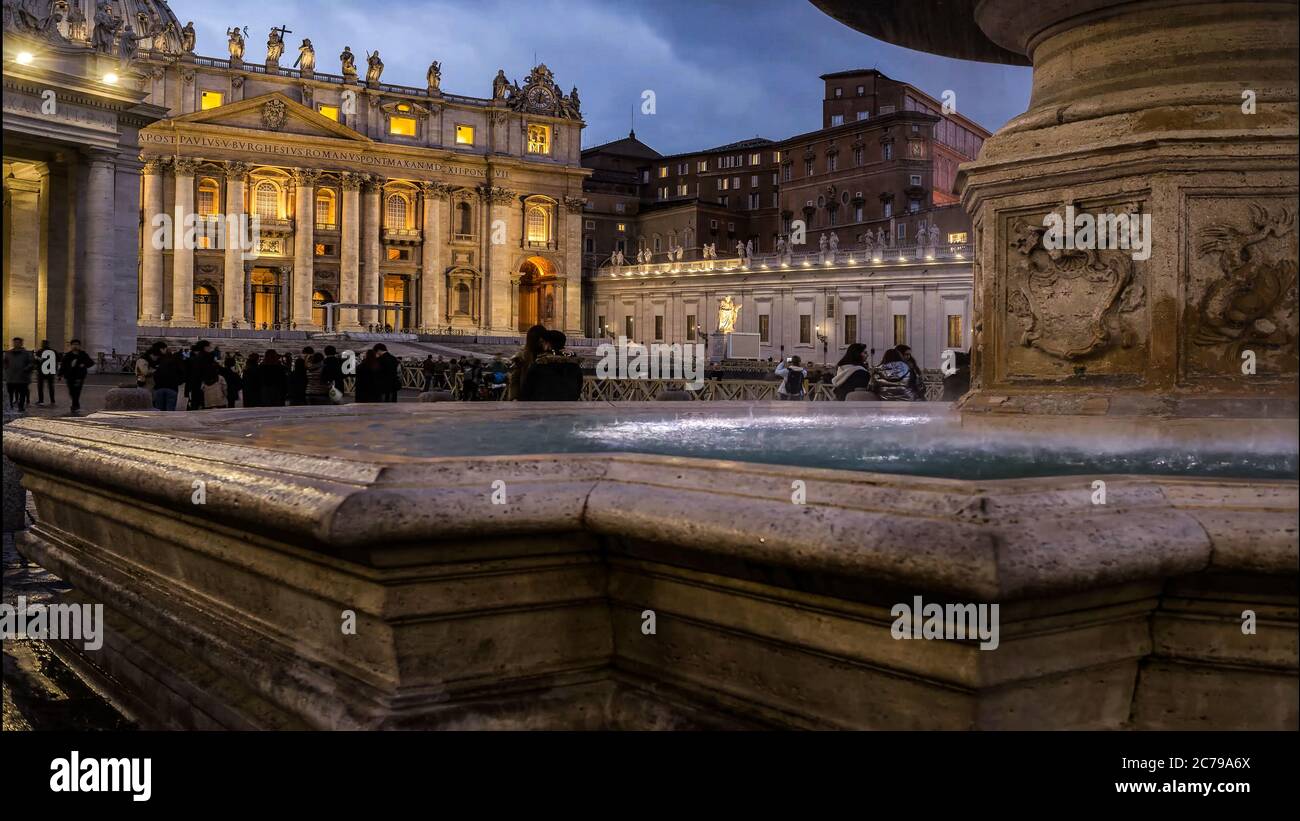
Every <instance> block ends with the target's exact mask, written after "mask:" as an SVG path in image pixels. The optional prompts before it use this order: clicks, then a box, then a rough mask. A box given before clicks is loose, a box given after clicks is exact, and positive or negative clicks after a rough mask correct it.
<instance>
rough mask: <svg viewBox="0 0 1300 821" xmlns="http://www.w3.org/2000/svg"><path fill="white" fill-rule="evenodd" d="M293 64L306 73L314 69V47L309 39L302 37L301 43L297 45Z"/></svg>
mask: <svg viewBox="0 0 1300 821" xmlns="http://www.w3.org/2000/svg"><path fill="white" fill-rule="evenodd" d="M293 64H294V66H295V67H297V68H301V69H302V70H303V71H304V72H307V73H311V72H314V71H315V70H316V48H315V47H314V46H313V45H312V44H311V40H310V39H306V38H304V39H303V41H302V45H300V46H298V59H297V60H294V62H293Z"/></svg>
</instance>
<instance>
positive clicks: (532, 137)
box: [528, 123, 551, 155]
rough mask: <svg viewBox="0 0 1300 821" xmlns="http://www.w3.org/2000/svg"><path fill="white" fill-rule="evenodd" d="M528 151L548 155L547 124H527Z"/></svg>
mask: <svg viewBox="0 0 1300 821" xmlns="http://www.w3.org/2000/svg"><path fill="white" fill-rule="evenodd" d="M528 153H529V154H548V155H549V154H550V153H551V127H550V126H549V125H538V124H536V123H530V124H529V125H528Z"/></svg>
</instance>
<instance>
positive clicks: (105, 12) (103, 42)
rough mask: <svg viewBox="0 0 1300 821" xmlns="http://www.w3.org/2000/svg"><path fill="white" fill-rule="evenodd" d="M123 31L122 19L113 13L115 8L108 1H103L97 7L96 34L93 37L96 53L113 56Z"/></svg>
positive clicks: (92, 44)
mask: <svg viewBox="0 0 1300 821" xmlns="http://www.w3.org/2000/svg"><path fill="white" fill-rule="evenodd" d="M121 29H122V20H121V18H119V17H118V16H117V15H115V14H114V13H113V7H112V6H110V5H109V4H108V2H107V0H101V2H100V4H99V5H98V6H96V7H95V32H94V34H93V35H92V37H91V43H90V44H91V46H93V47H94V49H95V51H98V52H102V53H104V54H112V53H113V47H114V45H115V44H116V42H117V33H118V32H119V31H121Z"/></svg>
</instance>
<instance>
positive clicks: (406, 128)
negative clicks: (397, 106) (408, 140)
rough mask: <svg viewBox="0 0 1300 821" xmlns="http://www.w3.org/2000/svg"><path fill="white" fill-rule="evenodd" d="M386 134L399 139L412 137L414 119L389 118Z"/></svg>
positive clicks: (413, 133) (413, 134)
mask: <svg viewBox="0 0 1300 821" xmlns="http://www.w3.org/2000/svg"><path fill="white" fill-rule="evenodd" d="M388 133H389V134H396V135H397V136H399V137H414V136H415V118H414V117H389V118H388Z"/></svg>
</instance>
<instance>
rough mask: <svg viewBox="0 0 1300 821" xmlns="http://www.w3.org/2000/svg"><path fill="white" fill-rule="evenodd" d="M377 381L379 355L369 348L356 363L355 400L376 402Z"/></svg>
mask: <svg viewBox="0 0 1300 821" xmlns="http://www.w3.org/2000/svg"><path fill="white" fill-rule="evenodd" d="M379 382H380V374H379V357H378V356H377V355H376V354H375V351H374V350H373V349H371V350H369V351H366V355H365V357H364V358H363V359H362V360H361V362H360V364H358V365H357V386H356V400H357V401H358V402H378V401H379Z"/></svg>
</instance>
